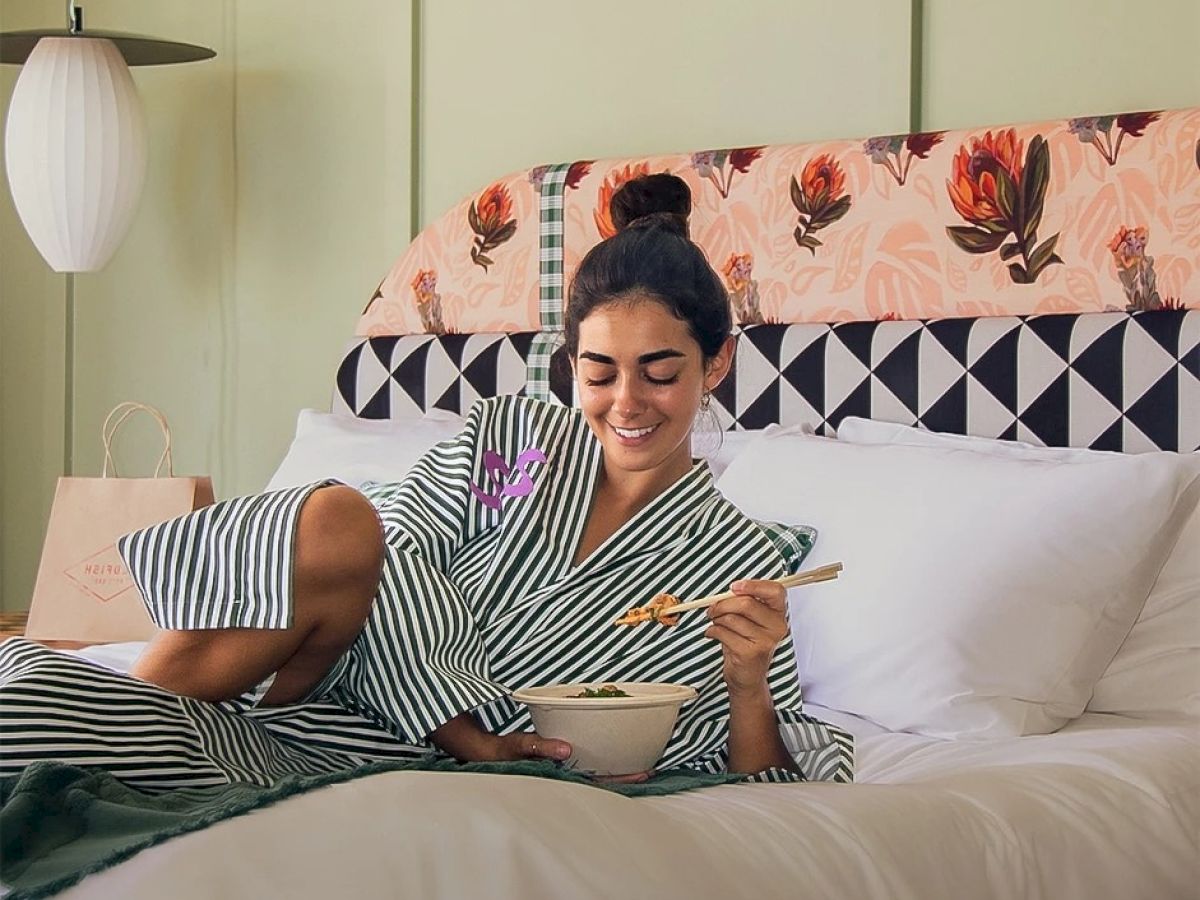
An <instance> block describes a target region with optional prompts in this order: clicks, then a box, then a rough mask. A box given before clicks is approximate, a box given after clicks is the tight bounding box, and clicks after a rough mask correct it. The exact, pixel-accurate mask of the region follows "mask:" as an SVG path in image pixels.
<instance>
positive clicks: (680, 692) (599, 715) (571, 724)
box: [512, 681, 696, 776]
mask: <svg viewBox="0 0 1200 900" xmlns="http://www.w3.org/2000/svg"><path fill="white" fill-rule="evenodd" d="M605 687H609V688H616V689H617V690H619V691H621V692H623V693H624V694H626V696H624V697H620V696H614V695H612V694H608V695H606V696H586V691H588V690H592V691H598V690H600V689H601V688H605ZM581 694H582V695H584V696H580V695H581ZM695 697H696V689H695V688H692V687H689V686H687V685H684V684H665V683H662V682H649V681H617V682H601V683H575V684H554V685H543V686H538V687H527V688H522V689H521V690H517V691H514V692H513V694H512V698H513V700H515V701H516V702H518V703H523V704H525V706H527V707H528V708H529V714H530V716H531V717H532V719H533V727H534V730H536V731H537V733H538V734H540V735H541V736H542V737H547V738H558V739H560V740H564V741H566V742H567V743H569V744H570V745H571V756H570V757H569V758H568V759H567V761H566V765H567V766H568V767H569V768H572V769H574V770H576V771H579V772H583V773H586V774H589V775H597V776H609V775H632V774H635V773H637V772H645V771H647V770H649V769H651V768H653V766H654V764H655V763H656V762H657V761H658V758H659V757H660V756H662V752H663V750H664V749H665V748H666V746H667V742H668V741H669V740H670V739H671V732H672V731H673V730H674V728H675V721H676V720H677V719H678V718H679V709H680V707H682V706H683V705H684V704H685V703H687V702H689V701H690V700H693V699H695Z"/></svg>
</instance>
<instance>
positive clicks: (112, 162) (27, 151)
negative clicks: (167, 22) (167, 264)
mask: <svg viewBox="0 0 1200 900" xmlns="http://www.w3.org/2000/svg"><path fill="white" fill-rule="evenodd" d="M68 17H69V19H68V21H69V28H68V29H67V30H64V31H57V30H56V31H14V32H5V33H0V62H4V63H18V64H24V68H23V69H22V70H21V74H20V75H19V76H18V78H17V83H16V87H15V88H14V89H13V94H12V99H11V101H10V105H9V111H8V121H7V123H6V125H5V130H4V147H5V160H6V168H7V173H8V184H9V189H10V190H11V192H12V198H13V205H14V206H15V207H16V210H17V214H18V215H19V216H20V217H21V222H22V224H23V225H24V226H25V230H26V232H28V234H29V237H30V238H31V239H32V240H33V243H34V246H36V247H37V249H38V252H39V253H41V254H42V256H43V257H44V258H45V260H46V262H47V263H49V264H50V267H51V268H52V269H54V271H56V272H93V271H95V270H97V269H100V268H102V267H103V266H104V265H105V263H107V262H108V260H109V259H110V258H111V257H112V255H113V253H114V252H116V249H117V246H118V245H119V244H120V243H121V240H122V238H124V236H125V233H126V231H128V230H129V225H130V223H131V222H132V221H133V215H134V212H135V211H136V209H137V203H138V198H139V197H140V195H141V191H142V184H143V182H144V181H145V175H146V126H145V122H144V120H143V117H142V105H141V101H140V100H139V98H138V93H137V87H136V86H135V85H134V83H133V78H132V76H131V75H130V73H129V66H138V65H164V64H169V63H176V62H190V61H193V60H200V59H208V58H210V57H213V56H215V55H216V54H215V53H214V51H212V50H210V49H208V48H207V47H198V46H195V45H192V44H179V43H175V42H172V41H162V40H158V39H156V38H148V37H143V36H141V35H133V34H124V33H120V32H108V31H91V32H87V33H86V34H85V33H84V30H83V10H82V8H80V7H77V6H75V4H74V3H73V2H72V3H69V4H68Z"/></svg>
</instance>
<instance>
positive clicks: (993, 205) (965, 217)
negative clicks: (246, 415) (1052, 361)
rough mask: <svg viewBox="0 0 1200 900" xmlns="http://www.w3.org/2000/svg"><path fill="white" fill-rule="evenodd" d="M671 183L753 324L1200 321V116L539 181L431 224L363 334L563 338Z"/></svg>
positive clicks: (726, 155)
mask: <svg viewBox="0 0 1200 900" xmlns="http://www.w3.org/2000/svg"><path fill="white" fill-rule="evenodd" d="M662 171H668V172H673V173H675V174H677V175H680V176H681V177H682V178H684V179H685V180H686V181H687V182H688V184H689V185H690V187H691V189H692V196H693V204H694V209H693V214H692V218H691V231H692V237H693V239H694V240H696V241H697V242H698V243H699V244H700V245H701V246H702V247H703V248H704V250H705V252H706V253H707V254H708V257H709V259H710V261H711V262H712V263H713V265H714V267H715V268H716V269H717V270H718V272H719V273H721V275H722V277H723V278H724V280H725V283H726V285H727V287H728V289H729V294H730V300H731V302H732V304H733V307H734V310H735V314H736V317H737V320H738V321H739V323H740V324H742V325H755V324H759V323H763V322H767V323H835V322H848V321H873V320H890V319H942V318H956V317H971V318H975V317H988V316H1012V315H1022V316H1023V315H1030V314H1043V313H1088V312H1103V311H1106V310H1108V311H1115V310H1128V311H1141V310H1155V309H1160V308H1181V307H1186V308H1200V108H1195V109H1183V110H1169V111H1155V112H1139V113H1125V114H1122V115H1109V116H1098V117H1092V118H1075V119H1070V120H1064V121H1052V122H1039V123H1035V124H1026V125H1017V126H1007V127H993V128H982V129H972V130H966V131H952V132H928V133H922V134H910V135H892V136H881V137H872V138H869V139H867V140H865V141H864V140H855V141H827V142H821V143H813V144H792V145H779V146H770V147H743V148H737V149H728V150H712V151H702V152H697V153H691V154H682V155H673V156H659V157H651V158H644V159H620V160H595V161H577V162H572V163H564V164H560V165H549V166H538V167H536V168H534V169H531V170H528V171H523V172H519V173H516V174H514V175H510V176H508V177H506V178H502V179H500V180H498V181H496V182H495V183H493V184H491V185H488V186H487V187H485V188H484V189H483V190H481V191H480V192H479V193H478V194H477V195H474V196H472V197H469V198H467V199H466V200H464V201H463V202H462V203H460V204H459V205H457V206H456V207H454V208H452V209H451V210H449V211H448V212H447V213H446V214H445V215H443V216H442V217H440V218H439V219H437V220H436V221H434V222H433V223H431V224H430V225H429V226H428V227H426V228H425V229H424V230H423V231H422V232H421V233H420V234H419V235H418V236H417V237H416V238H415V239H414V241H413V242H412V244H411V245H410V246H409V247H408V248H407V250H406V251H405V252H404V254H403V255H402V256H401V257H400V259H399V260H398V261H397V262H396V264H395V265H394V266H393V267H392V269H391V271H390V272H389V273H388V274H387V276H386V277H385V278H384V279H383V281H382V283H381V284H380V286H379V288H378V290H377V291H376V293H375V296H374V297H373V298H371V301H370V303H369V305H368V306H367V308H366V310H365V311H364V313H363V315H362V317H361V319H360V320H359V323H358V327H357V329H356V333H357V334H358V335H360V336H363V337H375V336H381V335H409V334H422V333H427V334H445V333H497V332H507V333H513V332H540V333H542V334H553V333H555V332H557V331H558V330H559V329H560V328H561V317H562V306H563V297H564V286H565V284H566V283H568V282H569V280H570V277H571V273H572V272H573V271H574V269H575V267H576V266H577V265H578V263H579V260H580V259H581V258H582V256H583V254H584V253H586V252H587V250H588V249H589V248H590V247H592V246H593V245H594V244H595V243H596V242H597V241H598V240H600V239H601V238H603V237H606V236H608V235H610V234H612V233H613V225H612V222H611V221H610V220H609V216H608V201H609V199H610V198H611V196H612V194H613V192H614V191H615V190H616V189H617V187H619V186H620V185H621V184H622V183H623V182H624V181H625V180H627V179H629V178H631V177H634V176H636V175H639V174H642V173H647V172H662ZM543 349H546V348H543ZM534 353H535V356H538V355H539V354H540V355H545V353H544V352H543V350H539V349H538V348H534Z"/></svg>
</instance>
